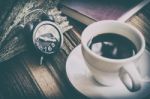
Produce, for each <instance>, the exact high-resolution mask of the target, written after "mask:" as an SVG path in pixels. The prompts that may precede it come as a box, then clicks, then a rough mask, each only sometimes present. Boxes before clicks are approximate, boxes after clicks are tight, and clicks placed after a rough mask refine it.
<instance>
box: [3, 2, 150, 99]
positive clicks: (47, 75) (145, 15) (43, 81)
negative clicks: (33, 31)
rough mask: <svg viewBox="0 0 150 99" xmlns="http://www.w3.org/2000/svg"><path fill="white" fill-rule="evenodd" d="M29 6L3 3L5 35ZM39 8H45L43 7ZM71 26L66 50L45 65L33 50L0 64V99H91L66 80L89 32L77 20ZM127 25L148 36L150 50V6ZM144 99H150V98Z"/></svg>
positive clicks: (65, 43)
mask: <svg viewBox="0 0 150 99" xmlns="http://www.w3.org/2000/svg"><path fill="white" fill-rule="evenodd" d="M32 1H33V2H34V0H32ZM32 1H31V2H32ZM35 2H36V1H35ZM37 4H38V3H37ZM28 5H30V3H29V2H28V1H27V0H18V1H17V0H12V1H11V0H5V2H4V4H2V3H0V7H3V9H2V11H1V12H0V15H1V16H0V31H1V33H4V32H6V31H7V30H9V29H10V28H11V26H12V25H16V24H18V23H19V22H18V23H17V22H16V21H15V20H17V19H16V18H15V17H16V16H17V15H16V14H20V13H21V10H22V8H23V7H27V6H28ZM6 6H7V7H6ZM8 6H9V7H8ZM37 7H41V6H40V4H39V5H38V6H37ZM35 8H36V7H35ZM20 16H21V15H20ZM71 23H72V24H73V25H74V27H75V28H73V29H72V30H70V31H68V32H66V33H65V34H64V45H63V47H62V48H61V50H60V51H59V52H58V53H57V54H56V55H55V56H53V57H51V58H47V59H46V61H45V62H44V64H43V65H39V59H40V57H39V56H38V55H36V54H34V52H32V51H30V50H27V51H25V52H23V53H21V54H19V55H17V56H16V57H14V58H12V59H10V60H8V61H5V62H3V63H0V99H87V97H85V96H84V95H82V94H80V93H79V92H78V91H77V90H76V89H74V88H73V86H72V85H71V84H70V82H69V80H68V79H67V76H66V70H65V63H66V60H67V57H68V55H69V53H70V52H71V51H72V50H73V49H74V48H75V47H76V46H77V45H79V44H80V34H81V32H82V30H83V29H84V28H85V26H84V25H83V24H81V23H78V22H76V21H74V20H71ZM127 23H128V24H132V25H134V26H135V27H137V28H138V29H139V30H140V31H141V32H142V33H143V34H144V36H145V37H146V41H147V48H148V49H149V46H150V41H149V40H150V4H149V5H147V6H146V7H144V8H143V9H142V10H141V11H139V12H138V13H137V14H136V15H134V16H133V17H132V18H130V19H129V20H128V21H127ZM20 46H21V45H20ZM23 47H24V46H23ZM148 93H149V94H150V92H148ZM144 99H150V95H149V96H147V97H145V98H144Z"/></svg>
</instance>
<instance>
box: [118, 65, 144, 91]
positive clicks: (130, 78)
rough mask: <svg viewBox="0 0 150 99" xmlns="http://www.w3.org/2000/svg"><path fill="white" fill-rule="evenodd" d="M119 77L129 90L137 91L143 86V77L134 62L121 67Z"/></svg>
mask: <svg viewBox="0 0 150 99" xmlns="http://www.w3.org/2000/svg"><path fill="white" fill-rule="evenodd" d="M119 77H120V79H121V81H122V82H123V84H124V85H125V86H126V88H127V89H128V90H129V91H131V92H135V91H138V90H139V89H140V88H141V77H140V74H139V72H138V71H137V68H136V66H135V64H134V63H129V64H126V65H124V66H123V67H121V68H120V71H119Z"/></svg>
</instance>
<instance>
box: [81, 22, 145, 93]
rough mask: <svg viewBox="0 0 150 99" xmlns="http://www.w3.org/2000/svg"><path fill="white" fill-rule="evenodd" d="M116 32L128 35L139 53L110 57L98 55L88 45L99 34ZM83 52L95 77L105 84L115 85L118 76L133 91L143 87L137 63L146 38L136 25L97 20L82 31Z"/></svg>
mask: <svg viewBox="0 0 150 99" xmlns="http://www.w3.org/2000/svg"><path fill="white" fill-rule="evenodd" d="M103 33H115V34H120V35H122V36H124V37H127V38H128V39H129V40H131V41H132V42H133V43H134V44H135V46H136V48H137V53H136V54H135V55H134V56H132V57H129V58H125V59H110V58H105V57H103V56H100V55H97V54H96V53H94V52H93V51H91V50H90V48H89V47H88V42H89V40H91V39H92V38H93V37H95V36H96V35H98V34H103ZM81 45H82V54H83V56H84V59H85V62H86V63H87V66H88V68H89V70H90V71H91V73H92V74H93V77H94V78H95V79H96V80H97V81H98V82H99V83H101V84H103V85H105V86H113V85H114V84H116V82H117V80H118V78H120V80H121V81H122V83H123V84H124V85H125V86H126V88H127V89H128V90H129V91H131V92H133V91H137V90H139V89H140V88H141V77H140V74H139V72H138V70H137V66H136V65H135V63H136V62H137V61H138V60H139V59H140V57H141V55H142V54H143V52H144V49H145V39H144V37H143V35H142V34H141V32H140V31H138V30H137V29H136V28H135V27H133V26H131V25H128V24H126V23H123V22H119V21H113V20H104V21H99V22H95V23H93V24H91V25H89V26H87V28H85V30H84V31H83V33H82V36H81Z"/></svg>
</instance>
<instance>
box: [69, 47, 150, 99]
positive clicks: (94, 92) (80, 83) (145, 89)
mask: <svg viewBox="0 0 150 99" xmlns="http://www.w3.org/2000/svg"><path fill="white" fill-rule="evenodd" d="M149 60H150V53H149V52H148V51H147V50H145V52H144V54H143V56H142V57H141V59H140V61H139V62H138V63H136V64H137V66H138V70H139V72H140V74H141V77H142V78H144V80H145V81H142V88H141V89H140V90H139V91H137V92H129V91H128V90H127V89H126V87H125V86H124V85H123V84H122V82H121V81H120V80H118V82H117V85H114V86H109V87H107V86H103V85H100V84H99V83H97V82H96V81H95V80H94V79H93V77H92V74H91V72H90V71H89V69H88V68H87V66H86V63H85V61H84V59H83V56H82V52H81V45H79V46H77V47H76V48H75V49H74V50H73V51H72V52H71V53H70V55H69V57H68V59H67V62H66V72H67V76H68V79H69V81H70V82H71V84H72V85H73V87H74V88H75V89H76V90H78V91H79V92H80V93H82V94H83V95H85V96H87V97H89V98H94V99H95V98H102V99H142V98H143V97H146V96H148V95H149V94H150V93H149V92H150V80H149V79H150V61H149Z"/></svg>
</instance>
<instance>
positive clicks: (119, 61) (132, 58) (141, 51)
mask: <svg viewBox="0 0 150 99" xmlns="http://www.w3.org/2000/svg"><path fill="white" fill-rule="evenodd" d="M110 22H114V23H117V24H120V25H125V26H127V27H128V28H130V29H132V30H134V31H135V32H136V34H137V35H138V36H139V38H140V39H141V44H142V45H141V48H140V49H139V50H138V52H137V53H136V54H135V55H134V56H131V57H129V58H124V59H111V58H107V57H103V56H100V55H97V54H96V53H94V52H93V51H91V50H90V48H89V47H88V45H87V43H85V42H84V41H83V38H84V35H85V34H86V32H87V29H88V28H91V26H93V25H97V24H103V23H110ZM81 45H82V46H83V47H84V49H85V50H86V51H87V52H88V53H89V54H90V55H92V56H93V57H95V58H97V59H101V60H104V61H107V62H113V63H123V62H126V61H133V60H135V59H137V58H138V57H140V56H141V55H142V54H143V52H144V50H145V39H144V36H143V35H142V33H141V32H140V31H139V30H138V29H137V28H135V27H133V26H132V25H130V24H127V23H123V22H119V21H115V20H103V21H98V22H94V23H92V24H90V25H89V26H87V27H86V28H85V29H84V30H83V32H82V35H81Z"/></svg>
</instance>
